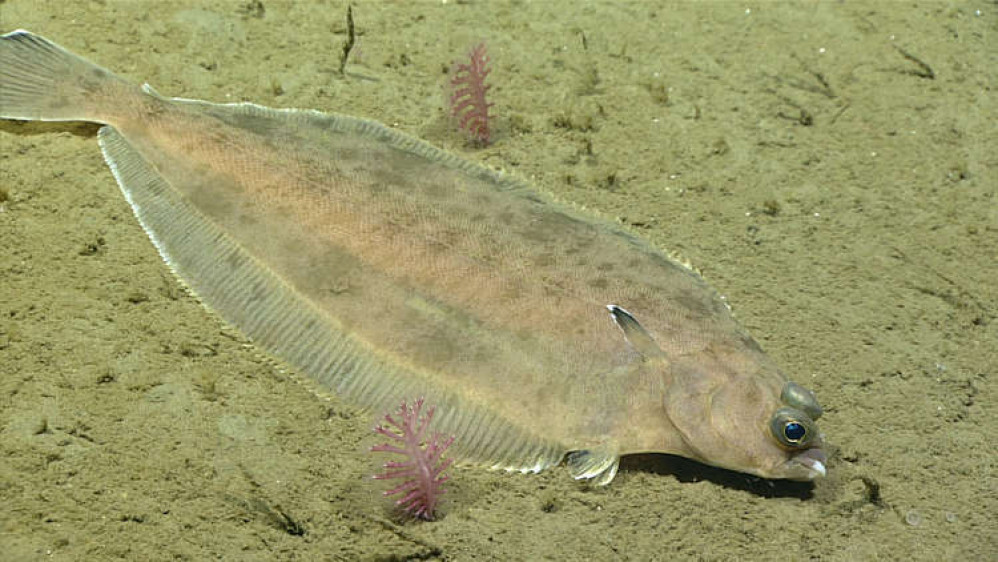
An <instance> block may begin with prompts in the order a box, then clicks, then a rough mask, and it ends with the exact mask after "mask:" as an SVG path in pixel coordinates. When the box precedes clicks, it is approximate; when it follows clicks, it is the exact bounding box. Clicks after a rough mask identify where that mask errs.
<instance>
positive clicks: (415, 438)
mask: <svg viewBox="0 0 998 562" xmlns="http://www.w3.org/2000/svg"><path fill="white" fill-rule="evenodd" d="M422 409H423V399H422V398H419V399H418V400H416V401H415V403H413V405H412V406H411V407H410V406H409V405H407V404H406V402H405V401H404V400H403V401H402V404H401V405H400V406H399V410H398V412H397V414H396V416H398V419H396V418H394V417H392V414H386V415H385V421H384V423H383V424H381V425H378V426H377V427H375V428H374V431H375V432H376V433H378V434H381V435H384V436H385V437H388V438H389V439H391V441H390V442H388V443H383V444H381V445H375V446H374V447H371V451H374V452H382V453H394V454H397V455H402V456H403V457H405V459H404V460H400V461H387V462H385V464H383V465H382V468H384V469H385V471H384V472H382V473H380V474H375V475H374V478H375V479H376V480H402V483H401V484H399V485H398V486H396V487H394V488H392V489H390V490H388V491H386V492H384V495H385V496H394V495H399V494H401V495H402V497H401V498H400V499H398V500H396V501H395V505H397V506H399V507H400V508H402V509H403V510H404V511H406V512H407V513H410V514H411V515H413V516H415V517H418V518H420V519H425V520H427V521H432V520H433V519H434V517H435V511H436V508H437V503H438V502H439V501H440V496H442V495H443V494H444V493H446V490H444V488H443V483H444V482H446V481H447V480H448V478H449V477H448V476H446V475H444V474H443V472H444V471H445V470H447V467H449V466H450V465H451V463H452V462H453V459H443V458H441V457H442V455H443V453H444V451H446V450H447V447H450V445H451V443H453V442H454V437H448V438H444V436H443V435H441V434H439V433H434V434H433V435H431V436H429V437H427V435H426V428H427V427H428V426H429V425H430V420H432V419H433V413H434V411H435V410H436V408H434V407H430V408H428V409H427V410H426V413H425V414H424V415H422V416H421V415H420V414H421V412H422Z"/></svg>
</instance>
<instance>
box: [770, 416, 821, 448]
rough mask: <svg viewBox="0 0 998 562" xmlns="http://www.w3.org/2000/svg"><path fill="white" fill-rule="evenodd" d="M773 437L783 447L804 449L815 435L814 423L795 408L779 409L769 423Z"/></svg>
mask: <svg viewBox="0 0 998 562" xmlns="http://www.w3.org/2000/svg"><path fill="white" fill-rule="evenodd" d="M769 429H770V431H771V432H772V434H773V437H774V438H776V440H777V441H778V442H779V443H780V444H781V445H783V446H784V447H790V448H793V449H805V448H807V447H808V446H809V445H810V444H811V442H812V441H814V437H815V435H817V429H818V428H817V427H816V426H815V423H814V421H813V420H812V419H811V418H810V417H808V415H807V414H806V413H804V412H803V411H801V410H797V409H796V408H780V409H779V410H777V411H776V414H774V415H773V419H772V420H771V421H770V423H769Z"/></svg>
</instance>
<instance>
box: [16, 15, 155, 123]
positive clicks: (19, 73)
mask: <svg viewBox="0 0 998 562" xmlns="http://www.w3.org/2000/svg"><path fill="white" fill-rule="evenodd" d="M131 89H137V88H134V86H130V85H129V84H127V83H126V82H125V81H123V80H122V79H120V78H118V77H117V76H115V75H114V74H112V73H110V72H108V71H107V70H104V69H103V68H101V67H99V66H97V65H95V64H93V63H92V62H90V61H88V60H86V59H84V58H81V57H78V56H76V55H74V54H73V53H70V52H69V51H67V50H65V49H63V48H62V47H60V46H59V45H56V44H55V43H53V42H51V41H49V40H48V39H45V38H44V37H41V36H39V35H35V34H33V33H31V32H28V31H24V30H21V29H19V30H17V31H14V32H12V33H8V34H6V35H0V118H4V119H25V120H32V121H96V122H100V123H107V122H108V119H109V118H110V117H111V115H113V114H114V109H115V104H114V101H115V99H116V98H118V97H120V94H121V93H123V92H127V91H128V90H131Z"/></svg>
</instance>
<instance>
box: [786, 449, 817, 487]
mask: <svg viewBox="0 0 998 562" xmlns="http://www.w3.org/2000/svg"><path fill="white" fill-rule="evenodd" d="M827 462H828V457H827V456H826V455H825V452H824V451H822V450H821V449H819V448H817V447H815V448H812V449H807V450H804V451H801V452H800V453H797V454H796V455H794V456H793V457H791V459H790V460H788V461H786V462H785V463H783V464H782V465H781V466H780V468H781V469H782V470H781V471H780V472H783V473H784V474H786V476H784V478H786V479H787V480H798V481H802V482H809V481H811V480H816V479H818V478H824V477H825V475H826V474H828V470H827V469H826V468H825V463H827Z"/></svg>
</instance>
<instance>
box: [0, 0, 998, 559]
mask: <svg viewBox="0 0 998 562" xmlns="http://www.w3.org/2000/svg"><path fill="white" fill-rule="evenodd" d="M261 5H262V9H261V8H260V7H259V6H261ZM345 12H346V3H345V2H343V1H340V0H336V1H326V2H300V3H296V4H292V3H290V2H276V1H273V0H263V2H262V4H261V3H260V2H250V1H232V2H227V1H206V2H140V1H133V2H125V1H122V2H118V1H106V2H105V1H80V2H62V1H59V2H49V3H39V2H37V1H36V0H7V1H3V0H0V30H3V31H10V30H13V29H15V28H26V29H30V30H32V31H35V32H37V33H41V34H44V35H46V36H48V37H49V38H51V39H53V40H55V41H57V42H59V43H61V44H62V45H64V46H66V47H67V48H69V49H71V50H73V51H75V52H77V53H79V54H82V55H84V56H87V57H89V58H91V59H92V60H94V61H97V62H99V63H100V64H102V65H104V66H106V67H108V68H110V69H113V70H114V71H115V72H117V73H119V74H121V75H123V76H126V77H128V78H130V79H134V80H136V81H148V82H150V83H151V84H153V85H154V86H155V87H156V88H157V89H158V90H159V91H160V92H162V93H163V94H166V95H171V96H182V97H191V98H202V99H207V100H211V101H217V102H226V101H244V100H252V101H254V102H257V103H260V104H264V105H270V106H278V107H302V108H315V109H320V110H328V111H336V112H342V113H347V114H353V115H360V116H365V117H370V118H374V119H377V120H381V121H383V122H385V123H388V124H390V125H392V126H395V127H398V128H399V129H401V130H404V131H407V132H409V133H412V134H414V135H417V136H419V137H422V138H425V139H427V140H429V141H431V142H433V143H435V144H438V145H441V146H444V147H447V148H449V149H451V150H454V151H456V152H458V153H461V154H463V155H465V156H466V157H467V158H470V159H473V160H477V161H480V162H483V163H485V164H486V165H489V166H494V167H501V168H505V169H507V170H509V171H511V172H513V173H515V174H518V175H520V176H522V177H524V178H528V179H529V180H531V181H533V182H534V183H535V184H536V185H537V186H538V187H539V188H541V189H544V190H548V191H551V192H553V193H555V194H557V195H558V196H559V197H561V198H563V199H565V200H569V201H573V202H576V203H579V204H582V205H585V206H587V207H591V208H595V209H598V210H599V211H601V212H602V213H604V214H606V215H608V216H611V217H619V219H620V220H621V221H623V222H624V223H626V224H628V225H630V226H632V227H633V228H634V229H635V230H637V231H638V232H640V233H641V234H642V235H644V236H647V237H649V238H650V239H652V240H654V241H655V242H656V243H659V244H660V245H662V246H665V247H668V248H672V249H675V250H678V251H679V252H681V253H682V254H684V255H686V256H687V257H689V258H690V259H691V260H692V261H693V262H694V263H695V264H697V265H698V266H699V267H700V268H701V269H703V271H704V272H705V275H706V276H707V278H708V279H709V280H711V282H712V283H713V284H714V285H715V286H716V287H718V288H719V289H720V290H721V291H722V292H723V293H724V294H726V295H727V296H728V297H729V299H730V302H731V303H733V305H734V307H735V310H736V313H737V314H738V316H739V317H740V319H741V321H742V322H743V323H744V324H745V325H746V326H747V327H748V328H749V329H750V330H751V331H752V333H753V334H754V335H755V336H756V338H757V339H759V341H760V342H761V343H762V344H763V346H764V347H766V348H767V350H768V351H769V352H770V353H771V354H772V355H773V356H774V357H775V359H776V360H777V361H778V362H779V363H780V364H781V365H782V366H783V367H784V369H785V370H786V371H787V372H788V373H790V374H791V375H792V376H793V377H794V378H795V379H796V380H798V381H799V382H801V383H803V384H805V385H807V386H810V387H812V388H813V389H814V390H815V391H816V392H817V395H818V397H819V398H820V400H821V402H822V403H823V404H824V406H825V408H826V414H825V416H824V417H823V418H822V420H821V428H822V430H823V431H824V432H825V433H826V435H827V439H828V440H829V441H830V442H831V443H832V444H833V446H832V449H831V452H832V455H831V461H830V466H829V469H830V476H829V478H827V479H826V480H824V481H821V482H819V483H818V484H817V485H816V486H814V487H813V489H812V488H811V487H810V486H807V485H800V484H787V483H769V482H765V481H758V480H756V479H752V478H749V477H746V476H744V475H740V474H735V473H730V472H726V471H721V470H715V469H710V468H707V467H703V466H700V465H696V464H695V463H690V462H685V461H681V460H677V459H674V458H671V457H664V456H647V457H641V458H637V459H628V460H627V462H625V464H624V466H623V470H622V472H621V473H620V475H619V476H618V477H617V479H616V480H615V481H614V482H613V483H612V485H610V486H609V487H607V488H604V489H591V488H589V487H587V486H585V485H583V484H579V483H576V482H574V481H572V480H571V479H570V478H569V477H568V474H567V472H566V471H565V469H564V468H558V469H555V470H552V471H549V472H547V473H544V474H540V475H527V476H524V475H518V474H504V473H492V472H488V471H485V470H480V469H455V470H453V471H452V477H453V484H452V485H451V487H450V490H451V493H450V494H449V495H448V496H447V500H448V501H447V503H446V504H445V505H444V512H443V517H442V519H441V520H439V521H437V522H433V523H417V522H405V521H399V520H397V519H396V518H394V517H393V516H392V512H391V510H390V504H389V503H388V502H387V501H385V500H383V499H382V498H381V497H380V496H379V491H380V490H381V488H380V487H379V486H378V485H377V483H375V482H372V481H371V480H369V479H366V478H365V476H366V475H368V474H370V473H372V472H373V471H374V470H375V467H376V464H377V462H378V459H376V458H374V457H373V456H372V455H370V454H368V453H367V452H366V448H367V447H369V446H370V445H371V444H372V443H373V442H374V441H375V440H374V438H373V436H372V434H371V433H370V427H371V426H372V425H373V420H374V416H373V415H371V414H366V413H363V412H359V411H357V410H356V409H354V408H352V407H351V406H350V405H348V404H344V403H341V402H338V401H336V400H333V401H325V400H321V399H318V398H316V397H315V396H313V395H312V394H310V393H309V392H308V391H307V390H305V389H304V388H303V387H302V386H300V385H298V384H295V383H294V382H292V381H291V380H290V379H289V377H288V376H287V375H286V374H285V373H283V372H282V371H281V369H280V368H277V367H275V366H274V365H273V364H271V363H270V362H269V361H267V360H265V359H263V358H261V357H260V356H259V355H258V353H257V352H256V351H255V350H254V349H253V348H252V347H251V346H250V345H248V344H247V343H246V341H245V340H244V339H243V338H241V337H240V336H239V335H238V334H237V333H236V332H235V331H234V330H232V329H229V328H226V327H223V326H221V325H220V323H219V322H218V321H217V320H216V319H215V318H213V317H212V316H211V315H209V314H208V313H206V312H205V311H204V310H203V309H202V308H201V307H200V306H199V305H198V304H197V303H196V302H195V300H194V299H193V298H191V297H189V296H187V295H186V294H184V292H183V291H181V290H180V289H179V288H178V286H177V284H176V283H175V282H174V280H173V279H172V278H171V275H170V274H169V273H168V271H167V269H166V268H165V267H164V266H163V265H162V264H161V263H160V260H159V258H158V256H157V254H156V252H155V251H154V249H153V247H152V245H151V244H150V243H149V242H148V240H147V238H146V236H145V235H144V233H143V232H142V230H141V229H140V227H139V225H138V224H137V222H136V221H135V220H134V218H133V217H132V214H131V211H130V209H129V207H128V205H127V204H126V202H125V201H124V199H123V198H122V197H121V195H120V194H119V192H118V189H117V187H116V185H115V182H114V179H113V178H112V176H111V174H110V172H109V171H108V169H107V167H106V166H105V165H104V163H103V160H102V158H101V155H100V152H99V149H98V146H97V142H96V138H95V136H94V135H95V132H96V128H95V127H93V126H81V125H74V124H30V125H22V124H18V123H12V122H4V123H2V124H0V250H2V251H0V276H2V277H0V372H2V376H0V557H2V558H4V559H5V560H41V559H53V560H83V559H88V560H109V559H129V560H166V559H173V560H203V559H209V558H221V559H227V560H236V559H238V560H277V559H282V560H287V559H300V560H321V559H330V560H341V559H351V560H352V559H394V560H402V559H406V560H407V559H441V560H472V559H482V560H489V559H495V560H542V559H558V560H582V559H599V560H675V559H703V560H724V559H735V558H738V559H747V560H767V559H789V560H875V559H882V560H943V559H945V560H984V559H987V558H989V557H993V556H994V555H995V552H996V551H998V530H996V527H995V525H994V521H993V519H992V520H991V521H990V522H989V520H988V517H989V514H990V516H991V517H994V514H995V513H998V497H996V496H998V490H996V488H998V486H996V477H995V462H996V457H998V454H996V439H995V435H996V432H998V416H996V413H998V412H996V407H995V399H996V396H995V394H996V393H995V388H996V382H998V381H996V380H995V377H996V374H998V373H996V369H998V355H996V345H998V343H996V342H998V282H996V280H998V195H996V193H998V180H996V170H998V148H996V143H995V139H996V138H998V130H996V125H995V123H996V121H995V119H996V117H998V115H996V110H995V106H996V101H995V86H996V80H995V78H996V69H998V47H996V34H995V32H996V30H998V5H996V4H995V3H994V2H950V3H943V2H926V3H916V2H905V3H901V2H880V1H876V2H844V3H843V2H821V3H817V2H806V3H795V4H784V3H767V2H749V3H745V2H742V3H721V2H716V3H715V2H711V3H704V4H694V3H668V4H667V3H652V2H631V3H619V4H613V3H580V2H572V1H564V2H510V3H499V2H496V3H493V2H473V1H465V2H461V1H455V0H450V1H449V2H446V3H445V2H439V1H436V2H392V3H388V2H384V3H383V2H364V1H358V2H356V3H355V10H354V14H355V19H356V22H357V28H358V31H359V32H360V34H361V35H360V43H359V46H358V48H357V49H356V52H355V54H354V58H353V60H352V61H351V63H350V64H349V65H348V67H347V70H348V73H347V77H345V78H344V77H343V76H340V75H338V74H337V72H336V68H337V66H338V60H339V54H340V48H341V45H342V44H343V41H344V37H345V36H344V28H345V25H344V21H345ZM479 39H484V40H486V41H487V42H488V47H489V51H490V52H491V55H492V57H493V59H494V63H493V65H494V71H493V75H492V80H491V81H492V84H493V90H492V92H491V94H492V100H493V101H494V103H495V108H494V112H495V114H496V115H497V116H498V122H497V124H496V133H495V143H494V144H493V145H492V146H490V147H488V148H486V149H483V150H477V149H474V148H471V147H468V146H465V143H464V141H463V140H462V138H461V136H460V135H457V134H455V133H454V132H452V131H451V130H449V129H448V126H447V122H446V120H445V119H444V117H443V116H444V110H443V103H442V99H443V98H442V94H441V91H442V90H441V84H442V82H443V78H444V74H443V73H444V71H445V70H446V69H447V67H448V66H449V62H450V61H451V60H452V59H454V58H456V57H458V56H459V55H461V54H462V53H463V52H465V51H466V50H467V48H468V47H470V46H471V45H472V44H473V43H474V42H475V41H477V40H479ZM919 61H921V63H920V62H919ZM930 69H931V73H932V74H933V76H932V77H931V78H930V76H929V73H930Z"/></svg>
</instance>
